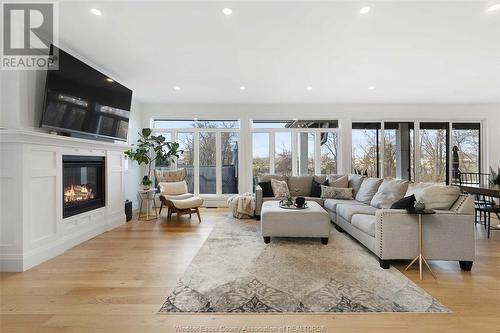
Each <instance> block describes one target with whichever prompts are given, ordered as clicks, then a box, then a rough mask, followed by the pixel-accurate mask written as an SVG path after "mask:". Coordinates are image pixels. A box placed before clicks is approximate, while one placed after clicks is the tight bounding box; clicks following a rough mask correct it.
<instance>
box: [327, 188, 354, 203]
mask: <svg viewBox="0 0 500 333" xmlns="http://www.w3.org/2000/svg"><path fill="white" fill-rule="evenodd" d="M321 198H322V199H342V200H351V199H352V188H339V187H331V186H325V185H321Z"/></svg>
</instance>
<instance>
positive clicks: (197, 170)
mask: <svg viewBox="0 0 500 333" xmlns="http://www.w3.org/2000/svg"><path fill="white" fill-rule="evenodd" d="M193 140H194V143H193V146H194V147H193V148H194V159H193V178H194V193H195V194H199V193H200V133H199V131H194V133H193Z"/></svg>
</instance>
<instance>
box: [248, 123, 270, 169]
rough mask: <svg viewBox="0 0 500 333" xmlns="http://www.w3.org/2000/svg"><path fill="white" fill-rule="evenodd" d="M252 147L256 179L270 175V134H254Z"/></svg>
mask: <svg viewBox="0 0 500 333" xmlns="http://www.w3.org/2000/svg"><path fill="white" fill-rule="evenodd" d="M252 146H253V149H252V152H253V155H252V156H253V161H252V166H253V168H252V169H253V175H254V177H259V176H262V175H265V174H266V173H270V172H271V170H270V155H269V133H253V134H252Z"/></svg>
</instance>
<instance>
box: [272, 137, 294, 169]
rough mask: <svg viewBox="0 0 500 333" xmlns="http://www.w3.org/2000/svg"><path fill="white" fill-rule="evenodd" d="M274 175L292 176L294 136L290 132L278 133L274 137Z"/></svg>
mask: <svg viewBox="0 0 500 333" xmlns="http://www.w3.org/2000/svg"><path fill="white" fill-rule="evenodd" d="M274 173H277V174H280V175H291V174H292V136H291V133H290V132H277V133H276V134H275V136H274Z"/></svg>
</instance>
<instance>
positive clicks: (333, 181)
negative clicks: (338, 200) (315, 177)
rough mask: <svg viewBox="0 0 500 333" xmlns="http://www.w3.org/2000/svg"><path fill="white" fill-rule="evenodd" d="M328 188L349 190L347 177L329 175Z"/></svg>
mask: <svg viewBox="0 0 500 333" xmlns="http://www.w3.org/2000/svg"><path fill="white" fill-rule="evenodd" d="M327 180H328V186H331V187H340V188H348V187H349V182H348V177H347V175H328V177H327Z"/></svg>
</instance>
